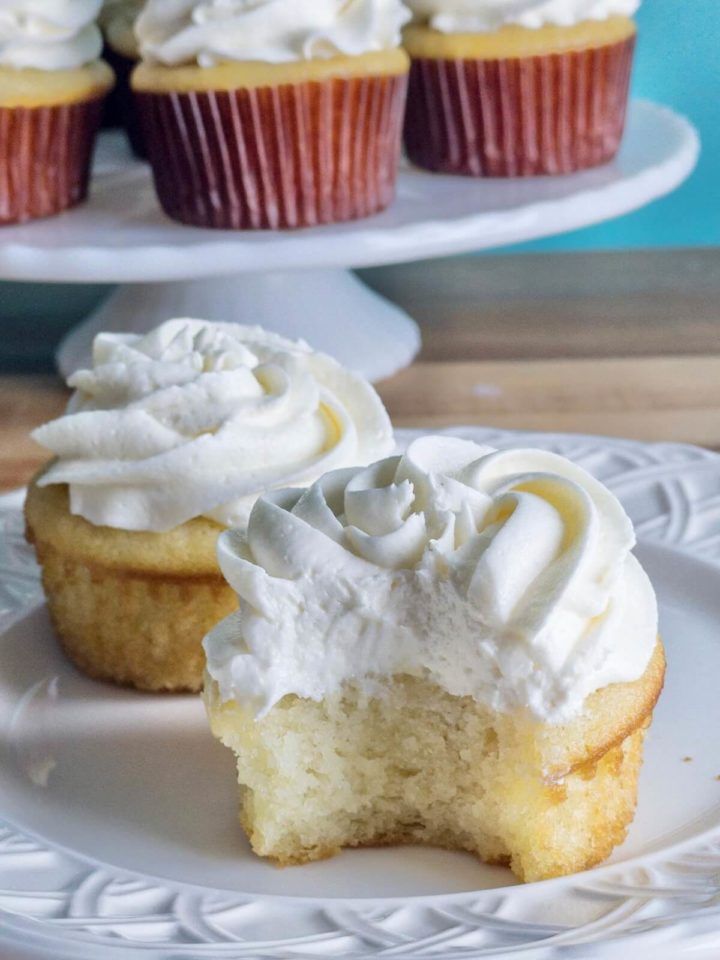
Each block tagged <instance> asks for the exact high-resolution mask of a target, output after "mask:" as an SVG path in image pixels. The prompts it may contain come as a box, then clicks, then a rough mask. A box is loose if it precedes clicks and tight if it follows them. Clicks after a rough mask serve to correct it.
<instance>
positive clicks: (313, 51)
mask: <svg viewBox="0 0 720 960" xmlns="http://www.w3.org/2000/svg"><path fill="white" fill-rule="evenodd" d="M409 19H410V13H409V11H408V10H407V8H406V7H405V6H404V4H403V3H402V2H401V0H254V2H252V3H248V2H247V0H148V2H147V3H146V5H145V8H144V10H143V12H142V13H141V15H140V17H139V19H138V21H137V25H136V33H137V37H138V41H139V45H140V50H141V53H142V55H143V58H144V59H146V60H148V61H149V62H151V63H162V64H165V65H167V66H176V65H178V64H185V63H197V64H198V65H199V66H201V67H209V66H213V65H214V64H217V63H222V62H224V61H233V60H235V61H236V60H262V61H265V62H268V63H285V62H292V61H297V60H312V59H315V58H320V59H325V58H327V57H336V56H340V55H348V56H354V55H358V54H362V53H368V52H371V51H377V50H390V49H393V48H394V47H397V46H399V45H400V31H401V28H402V26H403V24H405V23H406V22H407V21H408V20H409Z"/></svg>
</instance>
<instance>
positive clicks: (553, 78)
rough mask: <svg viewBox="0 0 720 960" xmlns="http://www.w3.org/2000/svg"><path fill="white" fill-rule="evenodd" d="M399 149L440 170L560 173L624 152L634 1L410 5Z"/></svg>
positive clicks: (420, 1)
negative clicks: (402, 145)
mask: <svg viewBox="0 0 720 960" xmlns="http://www.w3.org/2000/svg"><path fill="white" fill-rule="evenodd" d="M406 2H407V4H408V6H409V7H410V8H411V9H412V11H413V14H414V21H413V23H412V24H411V25H410V26H409V27H407V29H406V30H405V34H404V43H405V47H406V49H407V51H408V53H409V54H410V56H411V58H412V66H411V71H410V87H409V94H408V109H407V115H406V119H405V147H406V150H407V154H408V157H409V158H410V160H411V161H412V162H413V163H415V164H417V165H418V166H420V167H424V168H426V169H428V170H432V171H436V172H439V173H454V174H464V175H467V176H487V177H520V176H532V175H534V174H564V173H571V172H573V171H576V170H583V169H586V168H588V167H594V166H598V165H599V164H603V163H607V162H608V161H609V160H611V159H612V158H613V157H614V156H615V154H616V153H617V150H618V148H619V146H620V141H621V139H622V134H623V129H624V126H625V114H626V108H627V101H628V89H629V83H630V72H631V67H632V59H633V51H634V46H635V34H636V29H635V24H634V22H633V20H632V19H631V17H632V15H633V14H634V13H635V11H636V10H637V8H638V6H639V3H640V0H406Z"/></svg>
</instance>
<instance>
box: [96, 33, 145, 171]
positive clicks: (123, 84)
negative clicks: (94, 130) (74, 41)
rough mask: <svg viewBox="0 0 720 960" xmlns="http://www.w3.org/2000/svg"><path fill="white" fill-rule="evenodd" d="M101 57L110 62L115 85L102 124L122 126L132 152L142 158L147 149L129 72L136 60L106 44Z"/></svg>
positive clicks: (134, 65)
mask: <svg viewBox="0 0 720 960" xmlns="http://www.w3.org/2000/svg"><path fill="white" fill-rule="evenodd" d="M103 59H104V60H106V61H107V63H109V64H110V66H111V67H112V68H113V71H114V73H115V86H114V88H113V89H112V90H111V91H110V94H109V96H108V98H107V100H106V102H105V113H104V115H103V126H106V127H124V129H125V132H126V133H127V138H128V140H129V141H130V147H131V148H132V151H133V153H134V154H135V156H136V157H140V159H141V160H144V159H145V158H146V157H147V150H146V149H145V141H144V140H143V136H142V130H141V129H140V122H139V120H138V115H137V111H136V110H135V103H134V100H133V93H132V90H131V89H130V74H131V73H132V72H133V70H134V69H135V67H136V66H137V60H132V59H131V58H130V57H125V56H123V54H122V53H118V52H117V50H113V48H112V47H109V46H107V44H106V45H105V49H104V51H103Z"/></svg>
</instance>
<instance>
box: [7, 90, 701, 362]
mask: <svg viewBox="0 0 720 960" xmlns="http://www.w3.org/2000/svg"><path fill="white" fill-rule="evenodd" d="M698 153H699V139H698V136H697V133H696V131H695V130H694V128H693V127H692V126H691V124H690V123H689V122H688V121H687V120H685V119H684V118H683V117H680V116H678V115H677V114H675V113H673V112H672V111H670V110H668V109H667V108H664V107H660V106H657V105H655V104H652V103H648V102H643V101H638V102H634V103H633V104H632V105H631V109H630V114H629V120H628V128H627V132H626V136H625V140H624V143H623V146H622V149H621V151H620V153H619V155H618V157H617V159H616V160H615V161H614V162H613V163H612V164H609V165H608V166H605V167H600V168H598V169H596V170H591V171H588V172H585V173H580V174H575V175H572V176H563V177H544V178H529V179H519V180H473V179H468V178H464V177H447V176H437V175H432V174H427V173H423V172H421V171H419V170H416V169H412V168H410V167H406V168H404V169H403V170H402V172H401V174H400V179H399V184H398V195H397V199H396V201H395V203H394V204H393V205H392V207H391V208H390V209H389V210H387V211H385V212H384V213H382V214H379V215H377V216H375V217H371V218H369V219H367V220H363V221H358V222H355V223H348V224H341V225H337V226H327V227H318V228H312V229H307V230H300V231H296V232H285V233H273V232H263V231H253V232H237V233H234V232H230V231H216V230H202V229H197V228H194V227H185V226H181V225H179V224H176V223H173V222H172V221H171V220H169V219H167V218H166V217H165V216H164V215H163V214H162V212H161V211H160V209H159V207H158V205H157V201H156V199H155V195H154V192H153V187H152V183H151V179H150V173H149V170H148V168H147V166H145V165H144V164H142V163H140V162H138V161H136V160H134V159H132V158H131V157H130V155H129V153H128V151H127V148H126V147H125V143H124V140H123V138H122V137H121V136H120V135H118V134H104V135H103V136H102V138H101V144H100V149H99V151H98V158H97V162H96V170H95V178H94V181H93V192H92V198H91V200H90V202H89V203H87V204H85V205H83V206H81V207H78V208H77V209H76V210H73V211H70V212H68V213H66V214H64V215H63V216H61V217H56V218H54V219H51V220H47V221H43V222H36V223H33V224H27V225H25V226H21V227H11V228H4V229H3V230H2V231H0V279H6V280H32V281H47V282H50V281H58V282H78V283H120V284H122V286H120V287H119V288H118V290H117V291H116V292H115V293H113V294H112V295H111V296H110V297H109V299H108V300H107V301H106V302H105V303H104V304H103V305H102V306H101V307H100V308H99V309H98V310H97V311H96V312H95V313H94V314H93V315H92V316H91V317H89V318H88V319H87V320H86V321H85V322H84V323H83V324H81V325H80V326H79V327H77V328H76V329H75V330H73V331H72V332H71V333H70V334H69V335H68V337H66V339H65V340H64V342H63V344H62V345H61V348H60V350H59V353H58V365H59V367H60V370H61V372H62V373H63V374H65V375H66V374H68V373H69V372H70V371H72V370H73V369H76V368H77V367H78V366H79V365H80V364H84V363H86V362H87V359H88V352H89V346H90V342H91V339H92V337H93V336H94V334H95V333H96V332H97V331H98V330H100V329H104V330H133V331H144V330H147V329H150V328H151V327H153V326H154V325H155V324H157V323H159V322H160V321H162V320H165V319H167V318H169V317H173V316H197V317H203V318H207V319H211V320H232V321H237V322H241V323H261V324H263V325H264V326H267V327H269V328H270V329H273V330H276V331H278V332H280V333H284V334H286V335H288V336H291V337H304V338H306V339H307V340H308V341H309V342H310V343H311V344H312V345H313V346H314V347H316V348H317V349H320V350H324V351H326V352H328V353H330V354H332V355H334V356H336V357H337V358H338V359H339V360H341V361H342V362H344V363H345V364H346V365H348V366H350V367H352V368H354V369H356V370H358V371H360V372H362V373H364V374H365V375H366V376H368V377H369V378H370V379H372V380H378V379H381V378H382V377H385V376H389V375H390V374H391V373H393V372H394V371H396V370H398V369H399V368H401V367H403V366H405V365H406V364H408V363H409V362H410V361H411V360H412V358H413V357H414V355H415V354H416V352H417V350H418V348H419V346H420V335H419V331H418V328H417V326H416V324H415V323H414V322H413V321H412V320H411V319H410V318H409V317H408V316H407V315H406V314H405V313H403V312H402V311H401V310H399V309H398V308H397V307H395V306H394V305H392V304H391V303H389V302H388V301H387V300H384V299H383V298H382V297H380V296H378V295H377V294H376V293H374V292H372V291H371V290H370V289H369V288H367V287H366V286H365V285H364V284H363V283H362V282H361V281H360V280H359V279H358V278H357V277H355V276H354V274H352V273H350V272H349V271H350V269H351V268H353V267H364V266H380V265H383V264H389V263H398V262H403V261H411V260H418V259H424V258H429V257H438V256H446V255H449V254H456V253H462V252H466V251H471V250H481V249H488V248H491V247H500V246H503V245H505V244H510V243H515V242H518V241H522V240H529V239H533V238H537V237H544V236H549V235H551V234H557V233H563V232H565V231H567V230H573V229H576V228H578V227H583V226H587V225H589V224H593V223H597V222H599V221H602V220H606V219H609V218H611V217H616V216H619V215H620V214H624V213H627V212H628V211H631V210H635V209H637V208H638V207H641V206H643V205H644V204H647V203H649V202H650V201H652V200H654V199H656V198H657V197H660V196H662V195H663V194H666V193H669V192H670V191H671V190H673V189H674V188H675V187H677V186H678V185H679V184H680V183H681V182H682V181H683V180H684V179H685V178H686V177H687V176H688V175H689V174H690V172H691V171H692V169H693V167H694V165H695V163H696V160H697V157H698ZM169 281H173V282H169Z"/></svg>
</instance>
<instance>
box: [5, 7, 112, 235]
mask: <svg viewBox="0 0 720 960" xmlns="http://www.w3.org/2000/svg"><path fill="white" fill-rule="evenodd" d="M100 2H101V0H4V2H3V3H2V5H0V225H2V224H9V223H21V222H23V221H25V220H32V219H35V218H38V217H49V216H52V215H53V214H56V213H60V212H61V211H62V210H66V209H67V208H68V207H72V206H74V205H75V204H77V203H80V201H81V200H83V199H84V198H85V197H86V195H87V191H88V182H89V177H90V162H91V159H92V151H93V145H94V142H95V134H96V132H97V128H98V126H99V124H100V118H101V115H102V103H103V99H104V97H105V95H106V94H107V92H108V91H109V90H110V88H111V87H112V85H113V74H112V70H111V69H110V68H109V67H108V66H107V64H106V63H103V62H102V61H101V60H99V59H98V57H99V54H100V49H101V46H102V41H101V38H100V31H99V30H98V28H97V25H96V24H95V19H96V17H97V15H98V11H99V9H100Z"/></svg>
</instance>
